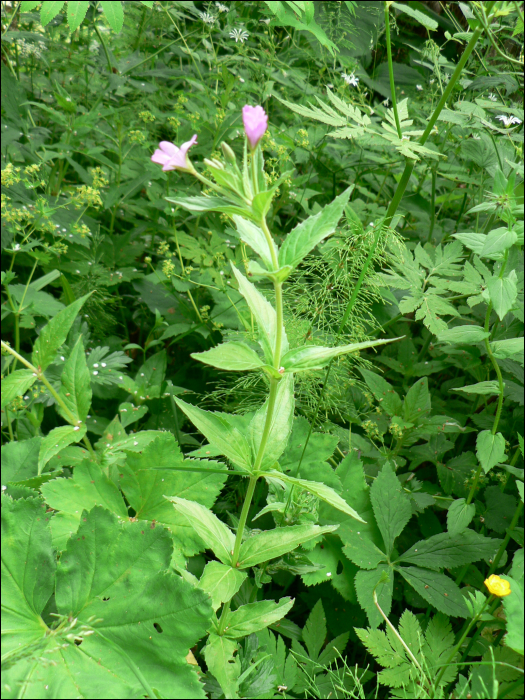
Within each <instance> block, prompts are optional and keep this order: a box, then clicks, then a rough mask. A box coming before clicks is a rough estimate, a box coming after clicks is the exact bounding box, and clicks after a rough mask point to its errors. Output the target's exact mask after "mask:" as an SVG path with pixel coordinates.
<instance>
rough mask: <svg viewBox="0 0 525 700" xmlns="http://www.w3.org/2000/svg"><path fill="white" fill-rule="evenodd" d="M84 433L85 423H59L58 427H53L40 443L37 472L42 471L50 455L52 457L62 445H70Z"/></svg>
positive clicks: (80, 438)
mask: <svg viewBox="0 0 525 700" xmlns="http://www.w3.org/2000/svg"><path fill="white" fill-rule="evenodd" d="M85 434H86V426H85V425H81V426H78V425H74V426H73V425H61V426H60V427H59V428H53V430H52V431H51V432H49V433H48V434H47V435H46V436H45V438H44V439H43V440H42V443H41V445H40V454H39V456H38V473H39V474H41V473H42V469H43V468H44V467H45V466H46V464H47V463H48V462H49V460H50V459H51V457H54V456H55V455H56V454H58V453H59V452H60V450H62V449H63V448H64V447H67V446H68V445H71V444H72V443H73V442H79V441H80V440H82V438H83V437H84V435H85Z"/></svg>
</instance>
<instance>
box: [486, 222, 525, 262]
mask: <svg viewBox="0 0 525 700" xmlns="http://www.w3.org/2000/svg"><path fill="white" fill-rule="evenodd" d="M517 240H518V236H517V234H516V233H515V231H513V230H512V229H510V230H509V229H508V228H504V227H503V228H497V229H494V230H493V231H491V232H490V233H489V234H488V235H487V237H486V239H485V241H484V243H483V248H482V249H481V251H480V253H479V255H480V256H481V257H482V258H483V257H485V258H491V259H492V260H499V259H500V258H502V257H503V253H504V252H505V250H507V249H508V248H510V247H511V246H513V245H514V243H516V241H517Z"/></svg>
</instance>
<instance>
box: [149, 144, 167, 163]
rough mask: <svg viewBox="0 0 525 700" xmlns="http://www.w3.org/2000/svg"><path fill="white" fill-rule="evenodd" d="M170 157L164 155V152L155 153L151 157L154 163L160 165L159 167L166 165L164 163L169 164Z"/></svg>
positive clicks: (157, 151)
mask: <svg viewBox="0 0 525 700" xmlns="http://www.w3.org/2000/svg"><path fill="white" fill-rule="evenodd" d="M169 159H170V157H169V155H167V154H166V153H163V152H162V151H159V149H158V148H157V150H156V151H155V153H154V154H153V155H152V156H151V160H152V161H153V162H154V163H158V164H159V165H164V163H167V162H168V161H169Z"/></svg>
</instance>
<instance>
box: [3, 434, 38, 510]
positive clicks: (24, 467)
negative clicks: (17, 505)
mask: <svg viewBox="0 0 525 700" xmlns="http://www.w3.org/2000/svg"><path fill="white" fill-rule="evenodd" d="M41 442H42V438H41V437H40V436H38V437H34V438H31V439H30V440H20V441H19V442H17V441H16V440H15V441H13V442H7V443H6V444H5V445H2V484H3V485H4V486H7V489H6V490H5V492H6V493H7V494H9V495H10V496H12V497H13V498H16V495H13V493H12V492H11V489H10V487H9V484H10V482H20V481H25V480H27V479H32V478H34V477H36V476H37V475H38V453H39V452H40V443H41Z"/></svg>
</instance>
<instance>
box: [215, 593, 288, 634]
mask: <svg viewBox="0 0 525 700" xmlns="http://www.w3.org/2000/svg"><path fill="white" fill-rule="evenodd" d="M293 604H294V599H293V598H281V600H279V601H278V602H275V601H273V600H261V601H259V602H257V603H248V604H247V605H241V607H240V608H237V610H234V611H233V612H232V611H229V612H228V616H227V618H226V627H225V630H224V636H225V637H228V638H229V639H237V638H239V637H245V636H246V635H248V634H253V633H254V632H258V631H259V630H262V629H264V628H265V627H268V626H269V625H273V624H274V623H276V622H278V621H279V620H281V619H282V618H283V617H284V616H285V615H286V613H287V612H288V611H289V610H290V609H291V608H292V606H293Z"/></svg>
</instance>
